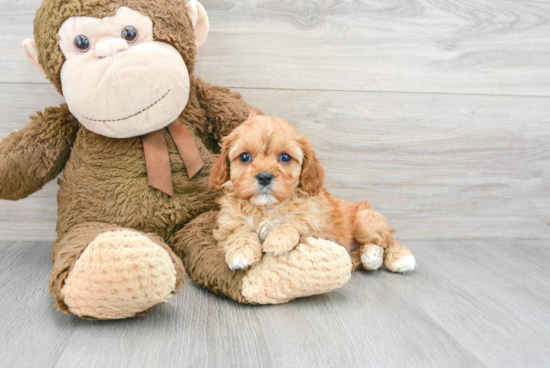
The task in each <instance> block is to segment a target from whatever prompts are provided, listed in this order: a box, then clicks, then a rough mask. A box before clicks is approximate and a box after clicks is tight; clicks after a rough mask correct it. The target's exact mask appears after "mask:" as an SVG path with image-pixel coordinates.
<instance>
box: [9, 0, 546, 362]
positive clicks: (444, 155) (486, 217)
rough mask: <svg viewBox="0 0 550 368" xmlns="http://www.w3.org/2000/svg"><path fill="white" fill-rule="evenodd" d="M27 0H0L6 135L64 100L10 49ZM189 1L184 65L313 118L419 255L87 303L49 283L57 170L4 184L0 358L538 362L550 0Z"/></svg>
mask: <svg viewBox="0 0 550 368" xmlns="http://www.w3.org/2000/svg"><path fill="white" fill-rule="evenodd" d="M174 1H176V0H174ZM40 2H41V0H17V1H16V0H0V136H6V135H8V134H9V133H10V132H12V131H14V130H16V129H20V128H21V127H23V126H24V125H25V124H27V122H28V115H29V114H31V113H34V112H35V111H41V110H43V109H44V108H45V107H47V106H52V105H58V104H60V103H62V102H63V98H62V97H61V96H60V95H58V94H57V93H56V91H55V90H54V88H53V87H52V86H51V85H50V84H49V83H48V81H47V80H45V79H44V78H42V77H41V76H40V75H39V74H38V73H37V72H36V71H34V69H32V67H30V66H29V65H28V64H27V63H26V61H25V59H24V57H23V55H22V53H21V42H22V41H23V40H24V39H25V38H29V37H32V21H33V18H34V12H35V11H36V9H37V7H38V6H39V4H40ZM202 3H203V4H204V6H205V8H206V11H207V12H208V14H209V16H210V22H211V32H210V35H209V38H208V39H207V42H206V44H205V45H204V46H203V47H202V48H201V49H199V54H198V61H197V71H196V74H197V75H199V76H201V77H203V78H204V79H205V80H207V81H210V82H213V83H217V84H219V85H222V86H226V87H231V88H233V89H235V90H237V91H240V92H241V93H242V94H243V96H244V98H245V99H246V100H247V101H248V102H250V103H251V104H253V105H255V106H257V107H259V108H260V109H262V110H263V111H265V112H266V113H268V114H271V115H276V116H279V117H282V118H285V119H287V120H289V121H290V122H291V123H293V124H294V125H296V126H297V127H298V129H299V130H300V131H301V132H302V133H304V134H305V135H308V136H310V137H311V139H312V141H313V143H314V145H315V147H316V149H317V151H318V153H319V156H320V157H321V158H322V159H323V162H324V166H325V168H326V169H327V186H328V188H329V189H330V190H331V191H332V192H333V193H334V194H337V195H339V196H342V197H345V198H348V199H352V200H365V199H368V200H369V201H370V202H371V203H373V205H374V206H375V207H376V208H377V209H378V210H380V212H382V213H383V214H384V215H386V217H387V218H388V220H389V222H390V224H391V225H392V226H393V227H395V228H397V229H398V233H397V234H398V236H399V237H400V238H401V239H402V240H403V241H404V242H405V243H406V244H407V245H408V246H410V248H411V249H412V250H413V252H414V254H415V255H416V257H417V261H418V269H417V270H416V271H414V272H413V273H411V274H408V275H395V274H391V273H388V272H384V271H381V272H373V273H365V272H360V273H356V274H355V275H354V276H353V277H352V280H351V281H350V282H349V283H348V284H347V285H345V286H344V287H343V288H342V289H340V290H338V291H335V292H332V293H329V294H326V295H322V296H318V297H313V298H307V299H303V300H297V301H294V302H291V303H289V304H285V305H281V306H268V307H251V306H244V305H239V304H236V303H234V302H232V301H230V300H227V299H223V298H220V297H217V296H215V295H213V294H211V293H209V292H207V291H205V290H201V289H198V288H197V287H195V286H194V285H192V284H189V285H188V286H187V287H186V289H185V290H184V291H183V293H182V294H180V295H178V296H175V297H174V298H172V299H171V300H170V301H169V302H168V303H167V304H165V305H162V306H159V307H157V308H155V309H154V310H153V311H152V312H151V313H149V314H148V315H147V316H146V317H143V318H136V319H132V320H126V321H118V322H89V321H83V320H79V319H77V318H75V317H72V316H66V315H64V314H61V313H59V312H57V311H55V309H54V308H53V300H52V298H51V297H50V296H49V294H48V291H47V285H46V284H47V279H48V274H49V272H50V270H51V264H50V256H49V250H50V246H51V242H52V241H53V240H54V239H55V223H56V220H57V203H56V193H57V185H56V183H54V182H52V183H50V184H48V185H46V187H45V188H44V189H43V190H41V191H40V192H38V193H36V194H34V195H32V196H30V197H29V198H27V199H25V200H21V201H18V202H7V201H0V240H1V241H0V367H1V368H4V367H10V368H11V367H54V366H55V367H71V368H72V367H105V368H106V367H140V366H143V367H185V366H189V367H203V366H205V367H206V366H209V367H218V366H227V367H311V366H312V367H346V366H349V367H371V366H372V367H377V366H388V367H390V366H391V367H395V366H401V367H424V366H426V367H454V366H457V367H477V366H483V367H499V368H500V367H550V322H549V321H550V287H549V285H550V272H549V271H548V267H549V266H548V265H549V264H550V2H549V1H544V0H521V1H509V0H456V1H448V0H349V1H341V0H285V1H272V0H242V1H238V2H232V1H225V0H203V1H202Z"/></svg>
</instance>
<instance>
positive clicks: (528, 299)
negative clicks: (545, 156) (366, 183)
mask: <svg viewBox="0 0 550 368" xmlns="http://www.w3.org/2000/svg"><path fill="white" fill-rule="evenodd" d="M548 245H549V242H548V241H512V240H509V241H499V242H494V241H440V242H438V241H423V242H409V246H410V247H411V249H412V250H413V252H414V253H415V254H416V256H417V257H418V260H419V268H418V270H417V271H415V272H413V273H411V274H407V275H397V274H392V273H389V272H386V271H377V272H369V273H367V272H358V273H355V274H354V275H353V277H352V279H351V281H350V282H349V283H348V284H347V285H345V286H344V287H343V288H341V289H339V290H336V291H334V292H332V293H329V294H326V295H321V296H317V297H312V298H305V299H300V300H296V301H294V302H291V303H288V304H284V305H279V306H246V305H239V304H237V303H235V302H233V301H231V300H229V299H223V298H220V297H217V296H215V295H213V294H212V293H210V292H207V291H205V290H202V289H199V288H197V287H196V286H194V285H192V284H190V285H188V286H187V287H186V288H185V289H184V291H183V293H182V294H180V295H177V296H175V297H173V298H172V299H171V300H170V301H169V302H168V303H166V304H164V305H162V306H159V307H157V308H155V309H154V310H153V311H152V312H150V313H149V314H148V315H147V316H145V317H141V318H135V319H130V320H123V321H117V322H90V321H84V320H80V319H78V318H76V317H74V316H67V315H64V314H62V313H59V312H57V311H56V310H55V309H54V307H53V305H52V304H53V301H52V298H51V297H50V295H49V294H48V292H47V290H46V280H47V278H48V273H49V272H50V268H51V266H50V263H49V259H48V255H49V249H50V244H49V243H47V242H2V243H0V287H1V290H2V299H1V300H0V311H1V312H2V317H1V318H2V332H1V333H0V346H1V347H2V348H1V349H0V366H2V367H41V368H47V367H71V368H75V367H102V368H108V367H116V368H121V367H140V366H142V367H222V366H224V367H384V366H387V367H397V366H400V367H548V366H550V272H549V268H548V260H549V259H550V247H549V246H548Z"/></svg>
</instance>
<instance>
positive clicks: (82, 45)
mask: <svg viewBox="0 0 550 368" xmlns="http://www.w3.org/2000/svg"><path fill="white" fill-rule="evenodd" d="M74 47H76V49H77V50H78V51H80V52H86V51H88V50H89V49H90V40H89V39H88V37H86V36H84V35H80V36H76V37H75V39H74Z"/></svg>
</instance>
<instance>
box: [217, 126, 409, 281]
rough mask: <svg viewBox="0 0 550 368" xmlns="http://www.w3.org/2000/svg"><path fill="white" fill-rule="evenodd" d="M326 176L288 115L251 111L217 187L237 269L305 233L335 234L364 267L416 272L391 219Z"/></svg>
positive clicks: (229, 258) (232, 139) (224, 154)
mask: <svg viewBox="0 0 550 368" xmlns="http://www.w3.org/2000/svg"><path fill="white" fill-rule="evenodd" d="M324 176H325V172H324V170H323V168H322V167H321V165H320V164H319V161H318V160H317V158H316V156H315V152H314V150H313V148H312V146H311V144H310V142H309V140H308V139H307V138H305V137H303V136H301V135H300V134H299V133H298V131H297V130H296V129H295V128H294V127H293V126H292V125H290V124H289V123H288V122H286V121H285V120H282V119H277V118H274V117H268V116H259V115H251V116H250V117H249V119H248V120H247V121H246V122H244V123H243V124H242V125H240V126H239V127H238V128H236V129H235V130H234V131H233V132H232V133H231V134H230V135H229V136H227V137H225V138H224V139H223V142H222V151H221V155H220V157H219V159H218V161H217V162H216V164H215V165H214V167H213V169H212V173H211V175H210V186H211V187H212V188H213V189H216V190H218V191H221V192H222V194H223V196H222V197H221V198H220V199H219V203H220V205H221V209H220V212H219V215H218V229H217V230H215V231H214V237H215V238H216V240H218V241H219V242H220V243H221V245H222V246H223V249H224V251H225V260H226V262H227V264H228V265H229V267H230V268H231V269H232V270H238V269H246V268H248V267H249V266H250V265H252V264H253V263H255V262H257V261H259V260H260V259H261V257H262V252H264V253H272V254H274V255H279V254H282V253H285V252H288V251H290V250H291V249H293V248H294V247H295V246H296V245H298V243H299V242H300V237H301V236H307V235H309V234H328V235H331V236H333V237H335V238H336V239H337V241H338V242H339V243H341V244H342V245H344V246H346V248H347V249H348V251H349V252H350V255H351V257H352V260H354V264H355V267H356V268H361V266H362V267H363V268H365V269H367V270H376V269H378V268H379V267H380V266H381V265H382V263H384V265H385V266H386V268H387V269H389V270H390V271H393V272H406V271H411V270H412V269H414V267H415V259H414V257H413V255H412V254H411V252H410V251H409V250H408V249H407V248H405V247H404V246H400V245H399V241H396V240H394V239H393V237H392V235H391V234H392V233H393V231H394V230H392V229H390V227H389V225H388V223H387V222H386V220H385V219H384V217H383V216H382V215H381V214H379V213H378V212H376V211H374V210H373V209H372V208H371V206H370V205H369V203H368V202H362V203H352V202H349V201H346V200H343V199H340V198H337V197H335V196H333V195H331V194H330V193H329V192H327V191H326V190H325V189H324V188H323V184H324Z"/></svg>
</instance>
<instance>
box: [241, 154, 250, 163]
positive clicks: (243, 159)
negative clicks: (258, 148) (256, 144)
mask: <svg viewBox="0 0 550 368" xmlns="http://www.w3.org/2000/svg"><path fill="white" fill-rule="evenodd" d="M239 160H241V162H242V163H243V164H245V163H247V162H250V153H248V152H245V153H242V154H241V155H240V156H239Z"/></svg>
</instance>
